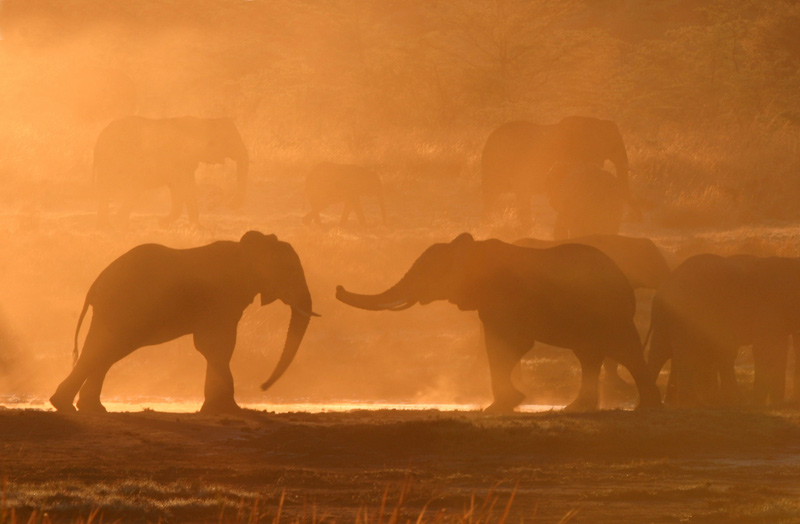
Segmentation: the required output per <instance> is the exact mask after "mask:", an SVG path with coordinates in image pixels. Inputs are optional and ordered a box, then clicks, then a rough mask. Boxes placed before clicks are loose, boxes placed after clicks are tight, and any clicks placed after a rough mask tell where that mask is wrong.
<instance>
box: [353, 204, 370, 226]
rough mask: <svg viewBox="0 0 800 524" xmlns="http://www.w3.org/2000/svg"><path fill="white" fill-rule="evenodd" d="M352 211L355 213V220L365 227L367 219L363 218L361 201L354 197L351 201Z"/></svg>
mask: <svg viewBox="0 0 800 524" xmlns="http://www.w3.org/2000/svg"><path fill="white" fill-rule="evenodd" d="M352 207H353V210H354V211H355V212H356V218H357V219H358V221H359V223H360V224H361V225H362V226H366V225H367V219H366V218H365V217H364V208H363V207H362V206H361V199H360V198H358V197H356V198H355V199H354V200H353V206H352Z"/></svg>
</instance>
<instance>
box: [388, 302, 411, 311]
mask: <svg viewBox="0 0 800 524" xmlns="http://www.w3.org/2000/svg"><path fill="white" fill-rule="evenodd" d="M413 305H414V302H406V303H405V304H400V305H398V306H393V307H390V308H387V309H388V310H389V311H403V310H404V309H408V308H410V307H411V306H413Z"/></svg>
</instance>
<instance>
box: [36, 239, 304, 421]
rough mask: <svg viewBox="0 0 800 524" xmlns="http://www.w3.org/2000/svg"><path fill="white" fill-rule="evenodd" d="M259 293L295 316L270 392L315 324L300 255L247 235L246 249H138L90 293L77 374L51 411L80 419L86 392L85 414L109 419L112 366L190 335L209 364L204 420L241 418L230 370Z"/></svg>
mask: <svg viewBox="0 0 800 524" xmlns="http://www.w3.org/2000/svg"><path fill="white" fill-rule="evenodd" d="M259 293H260V294H261V304H262V305H265V304H269V303H271V302H274V301H275V300H281V301H282V302H284V303H285V304H287V305H289V306H291V308H292V316H291V319H290V321H289V332H288V334H287V335H286V343H285V345H284V348H283V353H282V354H281V357H280V360H279V361H278V364H277V366H276V367H275V370H274V371H273V373H272V375H271V376H270V377H269V379H267V381H266V382H264V384H262V385H261V389H263V390H265V389H267V388H268V387H270V386H271V385H272V384H273V383H274V382H275V381H276V380H278V378H280V376H281V375H282V374H283V373H284V371H286V369H287V368H288V367H289V364H291V362H292V360H293V359H294V356H295V354H296V353H297V349H298V348H299V346H300V342H301V341H302V339H303V335H304V334H305V332H306V328H307V327H308V323H309V319H310V316H312V315H315V313H312V311H311V295H310V294H309V292H308V287H307V285H306V279H305V275H304V273H303V266H302V265H301V263H300V258H298V256H297V253H295V251H294V249H292V246H291V245H290V244H288V243H286V242H280V241H279V240H278V239H277V238H276V237H275V235H263V234H261V233H259V232H257V231H249V232H247V233H245V234H244V236H242V238H241V240H240V241H239V242H230V241H225V242H214V243H212V244H208V245H206V246H202V247H197V248H192V249H170V248H168V247H164V246H161V245H157V244H144V245H140V246H137V247H135V248H133V249H131V250H130V251H128V252H127V253H125V254H124V255H122V256H121V257H119V258H118V259H116V260H115V261H113V262H112V263H111V264H110V265H109V266H108V267H107V268H106V269H104V270H103V271H102V272H101V273H100V276H98V277H97V280H95V282H94V284H92V286H91V287H90V288H89V292H88V293H87V295H86V301H85V303H84V305H83V310H82V311H81V316H80V320H78V327H77V329H76V331H75V349H74V354H73V356H74V357H75V358H76V359H77V360H76V362H75V366H74V368H73V369H72V372H71V373H70V374H69V376H68V377H67V378H66V379H65V380H64V381H63V382H62V383H61V384H60V385H59V386H58V389H57V390H56V392H55V393H54V394H53V396H52V397H50V402H51V403H52V404H53V406H54V407H55V408H56V409H57V410H59V411H74V408H73V406H72V401H73V399H74V398H75V395H76V394H77V393H78V390H79V389H80V397H79V399H78V409H80V410H81V411H105V408H104V407H103V405H102V404H101V403H100V390H101V389H102V387H103V380H104V379H105V376H106V373H107V372H108V369H109V368H110V367H111V365H112V364H114V363H115V362H117V361H118V360H120V359H121V358H123V357H125V356H126V355H128V354H130V353H132V352H133V351H134V350H136V349H138V348H140V347H143V346H150V345H154V344H161V343H163V342H167V341H169V340H172V339H175V338H177V337H180V336H182V335H188V334H192V335H194V345H195V347H196V348H197V350H198V351H199V352H200V353H201V354H202V355H203V356H204V357H205V358H206V361H207V369H206V383H205V402H204V403H203V407H202V411H204V412H223V411H232V410H236V409H238V406H237V405H236V401H235V400H234V398H233V377H232V376H231V370H230V366H229V363H230V359H231V355H232V353H233V348H234V345H235V344H236V328H237V325H238V323H239V319H240V318H241V316H242V312H243V311H244V309H245V308H246V307H247V306H248V305H250V303H251V302H252V301H253V299H254V298H255V296H256V295H258V294H259ZM89 306H92V307H93V310H94V315H93V317H92V323H91V326H90V327H89V332H88V334H87V335H86V341H85V342H84V346H83V351H82V352H81V355H80V358H78V334H79V332H80V327H81V322H82V321H83V317H84V315H86V311H87V310H88V308H89Z"/></svg>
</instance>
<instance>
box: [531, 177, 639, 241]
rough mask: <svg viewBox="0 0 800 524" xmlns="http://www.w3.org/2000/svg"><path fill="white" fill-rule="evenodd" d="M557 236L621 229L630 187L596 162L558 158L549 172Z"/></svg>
mask: <svg viewBox="0 0 800 524" xmlns="http://www.w3.org/2000/svg"><path fill="white" fill-rule="evenodd" d="M547 197H548V199H549V201H550V205H551V206H552V207H553V209H554V210H555V212H556V213H557V216H556V223H555V227H554V230H553V237H554V238H555V239H556V240H560V239H564V238H573V237H579V236H584V235H591V234H595V233H605V234H615V233H618V232H619V228H620V225H621V224H622V216H623V211H624V209H625V201H626V190H625V187H624V186H623V184H622V182H621V181H620V180H619V179H617V177H615V176H614V175H613V174H612V173H609V172H608V171H605V170H603V169H601V168H599V167H597V166H596V165H594V164H587V163H579V162H572V163H565V162H557V163H556V164H554V165H553V167H552V168H551V169H550V172H549V173H548V174H547Z"/></svg>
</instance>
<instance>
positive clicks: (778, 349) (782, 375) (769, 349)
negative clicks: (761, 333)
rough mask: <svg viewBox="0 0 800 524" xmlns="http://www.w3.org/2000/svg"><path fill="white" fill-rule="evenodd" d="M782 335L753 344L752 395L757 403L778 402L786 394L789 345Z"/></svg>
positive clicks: (761, 404)
mask: <svg viewBox="0 0 800 524" xmlns="http://www.w3.org/2000/svg"><path fill="white" fill-rule="evenodd" d="M787 342H788V341H787V340H786V339H785V338H784V337H775V338H771V339H765V340H760V341H757V342H756V343H754V344H753V364H754V368H755V369H754V377H753V397H754V401H755V403H756V404H757V405H760V406H763V405H766V404H767V402H770V403H772V404H779V403H781V402H783V401H784V397H785V395H786V364H787V361H788V356H789V355H788V353H789V346H788V343H787Z"/></svg>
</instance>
